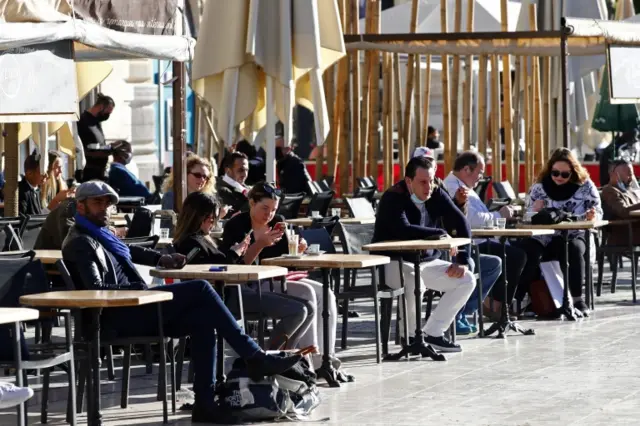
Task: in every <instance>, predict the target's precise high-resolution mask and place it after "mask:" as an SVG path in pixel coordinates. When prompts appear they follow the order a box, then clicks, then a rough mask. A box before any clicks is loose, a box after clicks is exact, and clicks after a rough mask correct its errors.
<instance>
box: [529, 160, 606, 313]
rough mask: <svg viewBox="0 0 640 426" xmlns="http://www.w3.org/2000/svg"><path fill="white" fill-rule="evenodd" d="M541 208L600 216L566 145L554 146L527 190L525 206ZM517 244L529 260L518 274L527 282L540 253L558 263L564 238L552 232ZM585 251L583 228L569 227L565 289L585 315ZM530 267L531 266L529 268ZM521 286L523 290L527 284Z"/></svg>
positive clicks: (581, 169) (583, 216)
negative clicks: (581, 229) (571, 229)
mask: <svg viewBox="0 0 640 426" xmlns="http://www.w3.org/2000/svg"><path fill="white" fill-rule="evenodd" d="M544 208H554V209H557V210H561V211H564V212H566V213H569V214H571V215H573V216H575V217H577V218H578V219H580V220H598V219H602V203H601V201H600V195H599V194H598V189H597V188H596V186H595V184H594V183H593V182H592V181H591V179H590V178H589V173H588V172H587V170H586V169H585V168H584V167H582V165H581V164H580V162H578V159H577V158H576V157H575V155H574V154H573V153H572V152H571V151H570V150H569V149H567V148H558V149H556V150H555V151H554V152H553V153H552V154H551V157H550V158H549V161H547V164H546V165H545V166H544V168H543V169H542V171H541V172H540V174H539V176H538V179H537V181H536V183H535V184H533V186H532V187H531V189H530V190H529V196H528V197H527V203H526V209H527V210H528V211H532V212H539V211H540V210H542V209H544ZM520 246H521V247H522V248H524V249H525V250H526V252H527V257H528V259H529V260H530V261H529V262H527V266H526V267H525V270H524V271H523V272H522V277H523V278H524V277H527V279H529V280H530V281H529V282H528V283H527V284H531V280H532V279H533V277H535V276H538V268H539V266H540V261H541V260H543V254H544V260H558V261H560V262H561V264H562V263H564V261H565V260H564V257H565V255H564V253H565V249H564V240H563V238H562V236H561V235H560V233H559V232H556V233H555V235H548V236H543V237H535V238H530V239H528V240H524V241H522V242H521V243H520ZM585 251H586V242H585V233H584V231H571V232H570V233H569V272H568V273H569V290H570V291H571V296H572V297H573V302H574V305H575V307H576V308H577V309H579V310H580V311H581V312H582V313H583V314H585V315H588V314H589V309H588V308H587V305H586V303H585V302H584V300H583V299H582V283H583V281H584V270H585ZM534 260H537V261H534ZM533 268H535V270H530V269H533ZM521 284H522V283H521ZM521 287H522V290H525V291H526V290H528V288H529V285H524V286H521ZM523 295H524V294H521V296H523Z"/></svg>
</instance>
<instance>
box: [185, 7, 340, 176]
mask: <svg viewBox="0 0 640 426" xmlns="http://www.w3.org/2000/svg"><path fill="white" fill-rule="evenodd" d="M344 55H345V49H344V41H343V34H342V30H341V25H340V18H339V15H338V6H337V3H336V0H234V1H228V0H209V1H208V2H207V3H206V5H205V10H204V14H203V17H202V20H201V25H200V33H199V36H198V43H197V44H196V51H195V58H194V63H193V81H194V83H193V85H194V90H195V92H196V93H197V94H198V95H199V96H201V97H202V98H203V99H204V100H206V101H207V102H208V103H209V104H210V105H211V106H212V107H213V109H214V111H215V113H216V118H217V129H216V130H217V132H218V134H219V135H221V137H222V138H224V140H225V142H226V143H227V144H229V145H230V144H232V143H233V139H234V132H235V128H236V126H239V127H242V126H241V123H243V122H244V123H245V124H248V123H250V124H251V126H252V127H253V130H259V129H260V128H262V127H264V125H265V124H266V125H267V177H268V178H269V179H274V178H275V171H274V168H273V167H274V166H273V164H274V161H273V159H274V158H275V148H274V142H275V141H274V139H275V135H274V132H275V122H274V120H275V116H277V117H278V118H279V119H280V120H281V121H282V122H283V123H284V127H285V142H286V143H287V144H288V143H289V142H290V140H291V136H292V135H291V133H292V132H291V126H292V121H293V120H292V116H291V114H292V108H293V106H294V104H295V103H299V104H301V105H304V106H305V107H307V108H309V109H311V110H312V111H314V115H315V120H314V121H315V131H316V140H317V142H318V144H322V143H324V140H325V138H326V136H327V134H328V132H329V118H328V116H327V108H326V101H325V98H324V87H323V84H322V73H323V72H324V70H325V69H327V68H328V67H329V66H331V65H332V64H334V63H335V62H336V61H337V60H338V59H340V58H341V57H343V56H344Z"/></svg>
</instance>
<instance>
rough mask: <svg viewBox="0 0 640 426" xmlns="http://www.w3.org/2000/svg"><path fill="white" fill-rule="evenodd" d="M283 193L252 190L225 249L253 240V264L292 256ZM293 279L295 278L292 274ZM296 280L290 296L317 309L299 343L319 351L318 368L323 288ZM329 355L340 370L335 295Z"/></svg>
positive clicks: (229, 229)
mask: <svg viewBox="0 0 640 426" xmlns="http://www.w3.org/2000/svg"><path fill="white" fill-rule="evenodd" d="M281 196H282V192H281V190H280V189H279V188H276V187H275V186H274V185H272V184H270V183H266V182H260V183H257V184H256V185H254V186H253V188H251V191H249V193H248V194H247V197H248V198H249V211H248V212H243V213H240V214H238V215H237V216H235V217H233V218H232V219H229V221H228V222H227V224H226V225H225V227H224V234H223V242H222V247H225V248H226V249H227V250H228V249H231V248H232V247H234V246H236V245H237V244H238V243H239V242H242V241H243V240H244V238H246V235H247V234H250V235H249V238H250V245H249V247H248V248H247V250H246V252H245V254H244V263H246V264H252V263H254V262H255V261H259V260H260V259H269V258H274V257H279V256H282V255H283V254H287V253H289V244H288V240H287V238H286V237H285V231H286V224H285V221H284V218H283V217H282V216H280V215H276V211H277V210H278V205H279V202H280V197H281ZM306 249H307V243H306V241H305V240H304V239H302V238H301V239H300V240H299V243H298V252H299V253H303V252H304V251H305V250H306ZM291 275H293V274H291ZM295 275H296V277H297V278H295V279H294V278H293V277H291V279H287V294H288V295H291V296H296V297H298V298H301V299H304V300H305V301H308V302H310V303H311V304H312V305H313V306H314V308H315V309H314V310H313V311H309V312H310V314H311V312H313V316H314V320H313V323H312V325H311V327H309V329H308V330H307V332H306V333H305V334H304V335H303V336H302V338H301V339H300V341H299V346H300V347H305V346H310V345H314V346H317V347H318V348H319V350H320V351H319V353H317V354H315V355H314V358H313V361H314V364H315V367H319V366H320V365H321V363H322V359H321V355H320V354H322V353H324V348H323V347H322V341H321V339H318V336H322V317H321V315H322V304H323V297H322V284H321V283H319V282H317V281H313V280H310V279H307V278H306V273H295ZM269 290H270V288H269V285H268V284H267V283H263V293H262V294H265V292H268V291H269ZM274 290H275V291H280V290H281V288H280V286H275V289H274ZM327 303H328V304H329V306H328V310H329V344H330V347H329V348H328V352H329V354H331V358H332V360H333V364H334V368H336V369H337V368H338V367H339V365H340V361H339V360H338V359H337V358H336V357H335V341H336V328H337V318H338V311H337V307H336V299H335V295H334V294H333V292H332V291H329V300H328V301H327ZM340 376H341V377H339V379H341V380H342V381H351V380H352V378H351V377H350V376H346V375H340Z"/></svg>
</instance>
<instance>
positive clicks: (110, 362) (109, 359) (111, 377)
mask: <svg viewBox="0 0 640 426" xmlns="http://www.w3.org/2000/svg"><path fill="white" fill-rule="evenodd" d="M105 350H106V351H105V352H106V353H107V377H108V378H109V380H110V381H112V382H113V381H114V380H115V379H116V372H115V367H114V365H113V347H112V346H107V347H106V348H105Z"/></svg>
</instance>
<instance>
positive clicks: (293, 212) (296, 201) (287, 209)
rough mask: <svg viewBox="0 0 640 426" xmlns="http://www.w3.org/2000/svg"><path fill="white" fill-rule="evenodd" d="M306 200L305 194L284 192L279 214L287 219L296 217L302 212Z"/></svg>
mask: <svg viewBox="0 0 640 426" xmlns="http://www.w3.org/2000/svg"><path fill="white" fill-rule="evenodd" d="M302 200H304V194H284V196H283V197H282V199H281V200H280V205H279V206H278V214H279V215H282V216H284V218H285V219H295V218H297V217H298V214H299V213H300V206H301V205H302Z"/></svg>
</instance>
